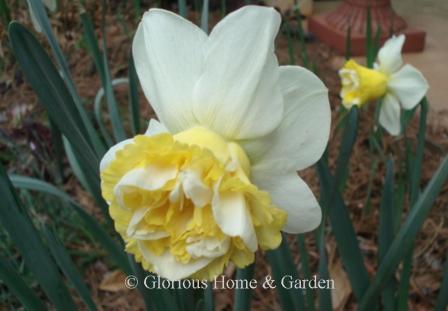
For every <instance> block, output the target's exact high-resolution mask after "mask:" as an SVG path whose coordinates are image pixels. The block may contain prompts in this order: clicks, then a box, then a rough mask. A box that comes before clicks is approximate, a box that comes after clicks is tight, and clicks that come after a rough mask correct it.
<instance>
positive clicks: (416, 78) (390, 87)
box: [339, 35, 428, 135]
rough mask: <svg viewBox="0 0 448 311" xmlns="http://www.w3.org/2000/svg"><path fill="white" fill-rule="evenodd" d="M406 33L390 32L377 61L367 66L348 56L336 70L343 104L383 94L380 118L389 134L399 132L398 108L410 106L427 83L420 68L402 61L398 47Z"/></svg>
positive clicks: (355, 102)
mask: <svg viewBox="0 0 448 311" xmlns="http://www.w3.org/2000/svg"><path fill="white" fill-rule="evenodd" d="M404 41H405V36H404V35H400V36H398V37H396V36H393V37H392V38H390V39H389V40H387V41H386V43H385V44H384V46H383V47H382V48H381V49H380V50H379V52H378V63H376V64H375V68H374V69H369V68H366V67H364V66H361V65H359V64H357V63H356V62H355V61H354V60H349V61H347V62H346V63H345V65H344V67H343V68H342V69H341V70H340V71H339V75H340V76H341V82H342V89H341V97H342V102H343V104H344V106H346V107H347V108H350V107H351V106H353V105H357V106H361V105H363V104H365V103H366V102H369V101H372V100H376V99H380V98H382V105H381V110H380V117H379V121H380V124H381V125H382V126H383V127H384V128H385V129H386V130H387V131H388V132H389V133H390V134H391V135H399V134H400V132H401V121H400V120H401V118H400V113H401V108H403V109H406V110H410V109H413V108H414V107H415V106H416V105H417V104H418V103H419V102H420V101H421V100H422V98H423V97H424V96H425V94H426V92H427V91H428V83H427V82H426V80H425V78H424V77H423V75H422V74H421V72H420V71H419V70H417V69H416V68H415V67H413V66H411V65H409V64H406V65H404V66H403V67H402V65H403V60H402V57H401V49H402V48H403V44H404Z"/></svg>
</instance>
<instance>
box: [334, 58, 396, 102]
mask: <svg viewBox="0 0 448 311" xmlns="http://www.w3.org/2000/svg"><path fill="white" fill-rule="evenodd" d="M339 76H340V77H341V83H342V89H341V94H340V95H341V97H342V103H343V105H344V106H345V107H347V108H350V107H352V106H362V105H363V104H365V103H367V102H369V101H372V100H375V99H379V98H381V97H382V96H384V94H386V91H387V80H388V76H387V75H386V74H384V73H383V72H380V71H377V70H374V69H369V68H367V67H364V66H361V65H359V64H358V63H356V61H354V60H349V61H347V62H346V63H345V65H344V67H343V68H342V69H341V70H339Z"/></svg>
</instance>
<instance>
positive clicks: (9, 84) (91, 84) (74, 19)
mask: <svg viewBox="0 0 448 311" xmlns="http://www.w3.org/2000/svg"><path fill="white" fill-rule="evenodd" d="M60 2H61V3H62V8H61V9H60V10H59V11H58V12H57V13H55V14H53V15H52V17H51V21H52V25H53V29H54V30H55V31H56V35H57V37H58V40H59V43H60V45H61V47H62V49H63V51H64V53H65V55H66V57H67V59H68V61H69V65H70V69H71V72H72V75H73V78H74V81H75V84H76V86H77V89H78V91H79V94H81V96H82V98H83V99H85V100H86V102H88V103H92V102H93V98H94V97H95V95H96V92H97V90H98V89H99V88H100V86H101V83H100V80H99V77H98V75H97V74H96V71H95V67H94V64H93V62H92V59H91V57H90V55H89V54H88V53H87V51H86V49H85V48H84V47H83V42H82V40H81V39H82V28H81V25H80V21H79V18H78V14H77V11H76V7H74V6H73V5H72V4H70V3H71V2H68V1H60ZM87 2H88V7H87V8H88V11H89V12H90V14H91V15H92V16H93V20H94V22H95V26H96V29H97V34H98V36H99V37H100V32H99V25H100V20H101V10H100V8H99V7H98V4H96V2H93V1H87ZM111 2H112V10H113V11H114V12H115V11H116V10H117V5H118V3H119V2H118V1H111ZM143 3H144V4H146V5H148V1H143ZM145 7H146V6H145ZM123 12H126V13H128V12H129V13H128V14H126V15H124V16H123V21H117V19H116V18H115V17H114V16H113V15H112V14H110V13H109V14H108V15H107V24H108V27H107V47H108V56H109V64H110V67H111V74H112V76H113V77H114V78H117V77H123V76H126V74H127V67H128V57H129V52H130V48H131V42H132V33H126V32H125V28H124V26H123V25H127V28H128V29H129V30H131V31H132V30H134V29H135V28H136V19H135V17H134V16H133V14H134V11H133V10H132V7H131V5H128V7H127V9H126V10H123ZM11 13H12V16H13V18H14V19H17V20H20V21H22V22H23V23H24V24H26V25H27V26H28V28H29V29H32V28H30V27H32V26H31V24H30V22H29V17H28V12H27V11H26V10H24V8H23V7H21V8H18V9H15V10H13V12H11ZM218 16H219V14H218V13H215V14H213V18H212V21H215V20H217V18H218ZM190 17H191V18H192V19H193V20H195V21H197V20H198V16H197V15H195V14H193V13H192V14H191V16H190ZM0 38H1V52H2V53H3V56H4V59H5V60H6V61H5V64H6V65H5V66H6V67H5V70H4V71H3V72H0V96H1V100H0V130H1V134H2V135H6V136H7V137H9V139H10V141H13V142H15V143H16V144H18V145H19V146H20V148H23V149H24V150H29V151H30V152H29V155H26V156H25V160H23V159H22V160H20V161H12V160H11V162H9V163H8V164H9V168H10V170H12V171H14V172H18V173H21V174H31V171H30V169H29V163H30V162H31V161H37V163H38V164H37V166H38V167H40V168H41V171H42V175H43V176H48V175H49V173H48V172H45V170H46V166H45V160H44V159H39V156H38V155H39V154H40V152H37V151H36V148H44V149H45V148H48V146H46V145H45V144H42V143H41V142H42V141H44V142H45V141H48V137H49V130H48V124H47V121H46V117H45V113H44V111H43V109H42V108H41V106H40V105H38V102H37V98H36V96H35V94H34V92H33V91H32V90H31V89H30V87H29V85H28V84H27V83H26V82H24V81H23V75H22V73H21V72H20V70H19V68H18V65H17V64H16V63H15V62H14V59H13V57H12V55H11V53H10V51H9V47H8V42H7V34H6V32H5V29H4V28H0ZM38 38H39V39H40V41H41V42H45V40H44V38H43V36H42V35H38ZM307 48H308V52H309V55H310V58H311V59H312V61H313V62H314V63H315V64H316V67H317V72H318V74H319V76H320V77H321V78H322V79H323V81H324V82H325V84H326V85H327V87H328V88H329V92H330V93H329V94H330V102H331V106H332V111H333V123H332V124H333V127H334V126H335V125H336V124H337V122H338V119H339V117H340V115H339V107H340V99H339V97H338V92H339V88H340V84H339V79H338V76H337V67H338V65H340V64H341V57H339V56H336V55H335V54H334V52H333V51H332V50H330V49H329V48H328V47H326V46H325V45H323V44H321V43H319V42H317V41H314V42H311V43H309V44H307ZM277 54H278V57H279V61H280V63H281V64H286V63H288V52H287V41H286V39H285V36H284V35H279V39H278V41H277ZM295 54H296V55H295V56H296V59H300V56H299V49H298V47H296V53H295ZM126 93H127V90H126V87H120V88H117V89H116V95H117V99H118V100H119V102H121V103H123V107H126V105H127V100H128V99H127V94H126ZM140 98H141V110H142V116H143V117H144V119H145V120H149V118H150V117H151V116H153V112H152V110H151V108H150V107H149V105H147V103H146V101H145V99H144V96H143V94H141V96H140ZM373 108H374V107H373V106H371V107H367V108H366V109H365V110H364V111H363V113H362V114H361V120H360V130H359V134H358V139H357V142H356V146H355V148H354V150H353V155H352V157H351V161H350V175H349V178H348V181H347V187H346V190H345V192H344V198H345V201H346V202H347V204H348V209H349V212H350V215H351V217H352V220H353V224H354V227H355V229H356V232H357V233H358V239H359V242H360V246H361V249H362V251H363V252H364V254H365V259H366V266H367V269H368V271H369V273H370V275H371V276H374V275H375V271H376V268H377V262H376V260H377V258H378V249H377V239H378V236H377V232H378V208H379V202H380V198H381V187H382V184H383V181H384V172H385V168H384V163H381V162H380V164H379V166H378V169H377V171H376V174H375V176H374V178H373V181H372V192H371V194H372V196H371V210H370V213H368V214H367V215H366V213H364V209H365V206H364V205H365V203H366V197H367V183H368V180H369V175H370V170H371V164H372V157H371V156H370V152H369V148H368V135H369V130H370V128H371V127H372V117H371V116H372V113H373ZM125 109H127V108H124V109H123V111H125ZM43 124H44V125H45V126H44V125H43ZM417 130H418V118H417V117H414V119H413V121H412V122H411V124H410V127H409V129H408V130H407V136H408V137H410V138H415V137H416V133H417ZM334 133H335V130H334V129H333V131H332V135H334V137H332V139H330V147H329V151H330V157H329V159H330V165H331V166H333V165H334V161H335V158H336V156H337V151H338V144H339V135H340V133H338V134H336V135H335V134H334ZM447 138H448V128H447V127H441V126H438V127H437V128H434V127H431V125H429V126H428V133H427V144H426V149H425V155H424V161H423V164H424V167H423V173H422V185H426V184H427V182H428V180H429V179H430V178H431V176H432V174H433V172H434V171H435V170H436V168H437V167H438V165H439V163H440V161H441V158H442V157H443V156H444V155H446V153H447V150H448V139H447ZM2 142H3V140H0V155H2V154H7V153H8V154H9V153H10V151H9V150H10V148H11V146H9V145H8V144H5V143H2ZM383 143H384V146H385V150H386V154H394V159H395V164H396V168H397V169H398V166H399V165H402V164H403V161H404V160H401V159H400V158H398V155H399V154H400V152H399V150H403V148H404V145H403V144H404V139H394V138H392V137H389V136H387V135H386V138H385V139H384V142H383ZM37 150H40V149H37ZM0 159H1V160H2V161H8V159H6V160H5V159H4V157H3V156H1V157H0ZM300 175H301V176H302V177H303V178H304V179H305V180H306V181H307V182H308V183H309V184H310V186H311V187H312V189H313V192H314V193H315V194H318V193H319V187H318V180H317V177H316V174H315V171H314V169H312V168H310V169H307V170H305V171H303V172H300ZM65 188H66V190H67V191H68V192H69V193H70V194H72V195H74V196H75V198H76V199H77V200H78V201H79V202H81V203H82V204H83V206H85V207H86V208H87V209H88V210H89V211H90V212H91V213H93V214H95V215H97V216H98V217H101V216H100V213H99V212H98V208H96V207H95V205H94V203H93V201H92V200H91V199H90V198H89V197H88V195H87V194H86V193H85V192H84V191H83V190H82V189H81V188H80V186H79V184H78V183H77V182H76V181H75V179H74V178H73V177H69V178H68V180H66V181H65ZM447 206H448V186H445V188H444V190H443V191H442V192H441V195H440V196H439V198H438V200H437V201H436V203H435V206H434V207H433V209H432V210H431V212H430V215H429V217H428V218H427V219H426V221H425V223H424V226H423V229H422V231H421V232H420V233H419V234H418V237H417V241H416V246H415V252H414V258H413V266H414V269H413V273H412V278H411V288H410V299H409V307H410V310H428V309H431V308H432V307H433V303H434V301H435V299H436V297H437V291H438V288H439V287H440V282H441V278H442V264H443V261H444V260H445V258H446V254H447V253H448V242H447V241H448V226H447V224H446V223H447ZM407 209H408V207H407V206H406V208H405V210H406V211H407ZM404 214H405V215H406V212H405V213H404ZM313 236H314V235H313V234H307V240H306V242H307V247H308V250H309V256H310V260H311V268H312V271H313V272H315V271H317V262H318V259H319V258H318V252H317V250H316V247H315V240H314V238H313ZM290 242H291V246H292V248H291V249H292V250H294V257H295V260H296V262H297V264H298V265H300V255H299V254H298V252H297V251H296V250H297V246H296V245H295V240H294V239H293V238H292V237H291V239H290ZM327 251H328V257H329V262H330V267H331V268H330V272H331V273H332V276H333V278H334V279H335V280H336V287H338V284H339V285H340V287H339V289H337V290H336V291H334V293H333V294H334V295H335V297H334V299H335V301H336V302H337V306H338V308H339V310H350V309H354V307H355V303H354V300H353V297H352V295H351V290H350V287H349V285H348V286H347V278H346V275H345V274H344V272H343V270H342V268H341V263H340V259H339V257H338V255H337V249H336V243H335V241H334V239H333V238H332V237H331V236H329V237H328V238H327ZM233 271H234V270H233V269H232V267H230V268H229V269H228V270H227V272H226V274H227V275H228V276H231V275H232V273H233ZM269 273H270V271H269V266H268V265H267V263H266V260H265V258H264V257H263V256H258V261H257V268H256V276H257V278H258V280H262V279H263V278H264V276H266V275H267V274H269ZM111 275H112V277H117V283H118V282H120V281H121V279H120V278H119V276H117V275H115V274H114V271H110V268H109V267H108V266H107V265H106V264H105V263H104V262H101V261H100V260H98V261H95V262H94V263H93V264H91V265H89V267H88V268H87V270H86V271H85V280H86V282H88V284H89V286H90V288H91V289H92V296H93V298H94V300H95V302H96V303H98V305H99V306H100V308H102V309H107V310H109V309H111V310H139V309H142V307H143V303H142V301H141V298H140V296H139V295H138V292H137V291H136V290H134V291H131V290H126V289H120V288H119V287H116V288H115V289H113V290H111V287H110V286H109V287H105V286H104V280H105V278H106V279H107V277H108V276H109V279H107V280H109V281H110V280H111ZM111 282H112V283H113V279H112V281H111ZM102 283H103V289H102V288H101V284H102ZM109 285H110V284H109ZM104 288H107V290H104ZM215 299H216V303H217V310H229V309H231V306H232V302H233V292H232V291H231V290H217V291H216V292H215ZM253 309H254V310H276V309H279V304H278V301H277V297H276V294H275V291H272V290H265V289H263V288H261V287H259V288H257V290H255V291H254V296H253Z"/></svg>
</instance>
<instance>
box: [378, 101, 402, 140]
mask: <svg viewBox="0 0 448 311" xmlns="http://www.w3.org/2000/svg"><path fill="white" fill-rule="evenodd" d="M400 109H401V108H400V104H399V103H398V100H397V98H396V97H395V96H394V95H392V94H386V96H384V98H383V101H382V103H381V110H380V118H379V121H380V124H381V125H382V126H383V127H384V128H385V129H386V130H387V131H388V132H389V133H390V134H391V135H395V136H396V135H399V134H400V132H401V119H400Z"/></svg>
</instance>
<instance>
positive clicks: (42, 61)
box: [9, 1, 99, 173]
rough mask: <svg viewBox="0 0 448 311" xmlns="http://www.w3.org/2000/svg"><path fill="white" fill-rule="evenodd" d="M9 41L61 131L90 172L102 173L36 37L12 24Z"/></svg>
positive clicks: (53, 69)
mask: <svg viewBox="0 0 448 311" xmlns="http://www.w3.org/2000/svg"><path fill="white" fill-rule="evenodd" d="M32 2H34V1H32ZM9 38H10V40H11V45H12V49H13V51H14V55H15V57H16V59H17V61H18V62H19V64H20V66H21V67H22V69H23V72H24V74H25V76H26V78H27V80H28V82H29V83H30V84H31V86H32V88H33V89H34V91H35V92H36V93H37V96H38V97H39V102H40V103H41V104H42V105H44V107H45V109H46V110H47V112H48V114H49V115H50V118H51V119H52V120H53V121H54V122H55V124H56V125H57V126H58V128H59V130H60V131H61V132H62V133H63V134H64V136H65V137H67V139H68V140H69V141H70V142H71V143H72V144H73V146H74V147H75V148H77V149H78V150H79V154H80V156H82V157H83V158H84V160H85V161H86V163H88V165H89V170H90V171H91V172H93V173H95V172H98V163H99V158H98V156H97V154H96V153H95V152H94V150H93V149H92V147H91V145H90V143H89V141H88V140H87V139H86V138H87V137H89V136H88V133H87V131H86V129H85V127H83V126H82V124H83V122H82V119H81V117H80V115H79V112H78V110H77V108H76V106H75V104H74V102H73V99H72V96H71V95H70V93H69V92H68V90H67V88H66V86H65V83H64V81H63V80H62V78H61V76H60V75H59V73H58V71H57V70H56V68H55V67H54V65H53V63H52V62H51V60H50V58H49V57H48V55H47V53H46V52H45V51H44V49H43V48H42V46H41V45H40V44H39V42H38V41H37V40H36V38H35V37H34V36H33V35H32V34H31V33H30V32H29V31H28V30H27V29H26V28H25V27H23V26H22V25H20V24H19V23H17V22H12V23H11V24H10V25H9Z"/></svg>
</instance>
